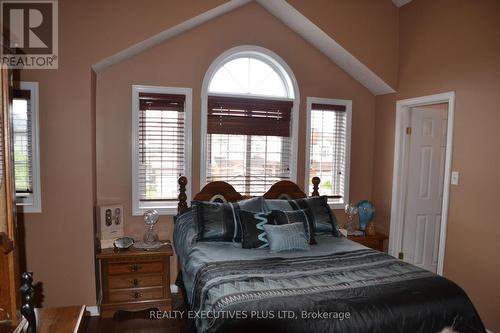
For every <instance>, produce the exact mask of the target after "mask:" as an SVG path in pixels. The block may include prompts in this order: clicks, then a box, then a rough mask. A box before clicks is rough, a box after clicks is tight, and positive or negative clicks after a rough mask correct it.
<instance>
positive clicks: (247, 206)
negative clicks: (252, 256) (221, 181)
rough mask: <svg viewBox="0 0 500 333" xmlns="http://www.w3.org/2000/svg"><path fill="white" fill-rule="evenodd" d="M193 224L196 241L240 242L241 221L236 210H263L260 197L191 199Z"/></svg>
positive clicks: (262, 202) (262, 201)
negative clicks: (212, 199)
mask: <svg viewBox="0 0 500 333" xmlns="http://www.w3.org/2000/svg"><path fill="white" fill-rule="evenodd" d="M192 205H193V206H194V209H195V215H194V220H195V225H196V230H197V240H198V241H226V242H231V241H233V242H241V223H240V218H239V216H238V211H239V210H240V209H244V210H247V211H251V212H263V211H264V199H263V198H262V197H256V198H251V199H248V200H242V201H238V202H227V203H217V202H206V201H193V202H192Z"/></svg>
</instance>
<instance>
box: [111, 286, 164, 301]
mask: <svg viewBox="0 0 500 333" xmlns="http://www.w3.org/2000/svg"><path fill="white" fill-rule="evenodd" d="M162 298H164V293H163V288H161V287H160V288H144V289H133V290H110V291H109V302H111V303H121V302H137V301H148V300H157V299H162Z"/></svg>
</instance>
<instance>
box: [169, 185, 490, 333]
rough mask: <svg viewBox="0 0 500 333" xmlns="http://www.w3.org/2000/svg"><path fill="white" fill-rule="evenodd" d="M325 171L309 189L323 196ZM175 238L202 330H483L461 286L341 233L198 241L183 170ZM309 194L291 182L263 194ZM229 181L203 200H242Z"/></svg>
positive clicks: (182, 278) (196, 327)
mask: <svg viewBox="0 0 500 333" xmlns="http://www.w3.org/2000/svg"><path fill="white" fill-rule="evenodd" d="M319 183H320V180H319V178H315V179H314V181H313V184H314V191H313V195H315V196H317V195H319ZM179 185H180V194H179V214H178V216H177V217H176V222H175V228H174V245H175V250H176V253H177V255H178V259H179V269H180V272H179V278H178V282H177V283H178V285H179V287H180V288H181V289H182V291H183V295H184V297H185V301H186V305H187V308H188V310H189V312H188V315H187V316H186V317H187V318H188V319H189V322H190V323H191V324H192V325H191V327H190V329H191V330H193V331H197V332H199V333H204V332H249V331H253V332H254V331H260V332H440V331H442V330H443V329H445V328H452V329H453V330H454V331H457V332H486V331H485V329H484V326H483V324H482V322H481V319H480V318H479V315H478V314H477V312H476V310H475V308H474V306H473V305H472V303H471V301H470V300H469V298H468V297H467V295H466V294H465V292H464V291H463V290H462V289H461V288H460V287H459V286H457V285H456V284H455V283H453V282H452V281H450V280H447V279H445V278H443V277H441V276H438V275H436V274H433V273H431V272H429V271H426V270H423V269H421V268H418V267H416V266H413V265H411V264H408V263H405V262H403V261H400V260H398V259H396V258H394V257H392V256H389V255H387V254H385V253H381V252H378V251H375V250H372V249H369V248H367V247H364V246H362V245H360V244H358V243H355V242H352V241H350V240H348V239H347V238H345V237H333V236H332V235H319V236H317V237H316V243H317V244H315V245H312V246H311V249H310V250H309V251H305V252H301V251H294V252H280V253H269V250H268V249H266V248H263V249H244V248H242V246H241V243H238V242H234V241H232V242H228V241H218V242H204V241H196V239H197V237H196V236H197V228H196V225H195V222H194V214H195V212H194V210H193V209H190V208H188V205H187V202H186V194H185V188H186V185H187V179H186V178H185V177H181V178H180V179H179ZM304 197H306V194H305V193H304V192H302V190H300V188H299V187H298V186H297V185H296V184H294V183H292V182H289V181H283V182H278V183H276V184H275V185H273V186H272V187H271V188H270V189H269V191H268V192H266V194H264V198H265V199H277V198H286V199H299V198H304ZM242 199H244V197H243V196H242V195H241V194H240V193H238V192H237V191H236V190H235V189H234V188H233V187H232V186H231V185H229V184H227V183H224V182H214V183H209V184H207V185H206V186H205V187H204V188H203V189H202V191H201V192H200V193H198V194H197V195H196V196H194V200H198V201H228V202H238V201H240V200H242Z"/></svg>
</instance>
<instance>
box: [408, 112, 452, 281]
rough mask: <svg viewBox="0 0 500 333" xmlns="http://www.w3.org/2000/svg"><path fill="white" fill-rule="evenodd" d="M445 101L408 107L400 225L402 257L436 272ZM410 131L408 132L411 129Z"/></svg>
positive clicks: (443, 159) (445, 127)
mask: <svg viewBox="0 0 500 333" xmlns="http://www.w3.org/2000/svg"><path fill="white" fill-rule="evenodd" d="M447 107H448V106H447V104H446V105H444V106H443V107H440V106H435V107H433V106H426V107H418V108H412V109H411V112H410V114H411V130H409V131H408V130H407V134H408V135H409V141H410V144H409V146H410V149H409V160H408V178H407V179H408V182H407V192H406V203H405V214H404V226H403V243H402V244H403V246H402V252H403V260H405V261H407V262H409V263H412V264H414V265H416V266H419V267H422V268H425V269H427V270H430V271H432V272H437V262H438V251H439V236H440V227H441V210H442V202H443V186H444V165H445V159H446V129H447V123H448V121H447V115H448V111H447ZM410 131H411V132H410Z"/></svg>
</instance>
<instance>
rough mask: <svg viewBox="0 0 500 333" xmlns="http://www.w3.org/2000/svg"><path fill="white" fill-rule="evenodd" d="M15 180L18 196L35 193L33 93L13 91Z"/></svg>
mask: <svg viewBox="0 0 500 333" xmlns="http://www.w3.org/2000/svg"><path fill="white" fill-rule="evenodd" d="M12 106H13V112H12V114H13V116H12V124H13V142H14V179H15V187H16V194H18V195H23V194H31V193H33V163H32V159H33V156H32V151H33V150H32V119H31V92H30V91H29V90H20V89H14V91H13V101H12Z"/></svg>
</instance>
